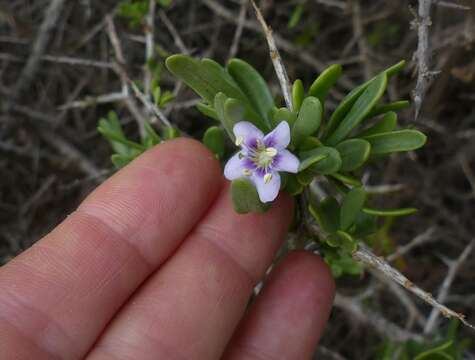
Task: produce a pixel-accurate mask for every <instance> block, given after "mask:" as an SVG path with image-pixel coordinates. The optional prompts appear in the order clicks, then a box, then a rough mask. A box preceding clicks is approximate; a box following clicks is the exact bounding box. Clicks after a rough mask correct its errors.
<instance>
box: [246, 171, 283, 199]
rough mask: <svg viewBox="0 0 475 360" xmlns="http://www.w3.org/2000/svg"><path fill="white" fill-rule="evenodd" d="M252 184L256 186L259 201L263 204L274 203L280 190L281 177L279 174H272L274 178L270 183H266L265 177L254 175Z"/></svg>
mask: <svg viewBox="0 0 475 360" xmlns="http://www.w3.org/2000/svg"><path fill="white" fill-rule="evenodd" d="M251 180H252V182H253V183H254V185H255V186H256V189H257V193H258V194H259V199H260V200H261V201H262V202H263V203H267V202H271V201H274V200H275V198H276V197H277V195H279V190H280V175H279V174H278V173H277V172H272V178H271V180H270V181H269V182H267V183H266V182H265V181H264V177H263V176H259V175H257V174H255V173H254V174H253V175H252V177H251Z"/></svg>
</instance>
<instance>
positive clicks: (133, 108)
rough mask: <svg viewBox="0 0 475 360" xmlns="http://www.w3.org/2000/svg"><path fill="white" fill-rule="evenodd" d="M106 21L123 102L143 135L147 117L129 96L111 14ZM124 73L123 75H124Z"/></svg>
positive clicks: (120, 51) (121, 55)
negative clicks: (124, 95)
mask: <svg viewBox="0 0 475 360" xmlns="http://www.w3.org/2000/svg"><path fill="white" fill-rule="evenodd" d="M106 23H107V28H106V29H107V35H108V37H109V41H110V42H111V44H112V47H113V49H114V54H115V58H116V61H117V62H116V64H114V65H115V66H114V70H115V72H116V73H117V75H118V76H119V78H120V79H121V81H122V92H123V93H124V94H127V98H126V99H125V104H126V106H127V108H128V109H129V111H130V112H131V113H132V115H133V116H134V118H135V120H136V121H137V124H138V127H139V132H140V135H141V136H144V135H145V123H146V122H147V119H146V118H145V117H144V115H143V114H142V112H141V111H140V109H139V108H138V106H137V104H136V103H135V100H134V99H133V98H132V97H130V96H129V86H128V82H129V81H130V82H132V81H131V80H130V79H129V78H128V76H127V73H126V71H125V69H124V66H125V56H124V52H123V51H122V45H121V44H120V40H119V36H118V35H117V31H116V29H115V25H114V21H113V20H112V17H111V16H107V17H106ZM124 75H125V76H124Z"/></svg>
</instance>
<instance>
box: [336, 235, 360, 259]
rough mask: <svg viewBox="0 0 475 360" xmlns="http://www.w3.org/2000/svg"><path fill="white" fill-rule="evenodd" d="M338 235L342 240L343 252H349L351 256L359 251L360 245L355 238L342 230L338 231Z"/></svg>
mask: <svg viewBox="0 0 475 360" xmlns="http://www.w3.org/2000/svg"><path fill="white" fill-rule="evenodd" d="M336 235H337V236H338V237H339V238H340V246H341V247H342V248H343V250H345V251H347V252H349V253H350V254H351V253H353V252H355V251H356V249H358V244H357V242H356V240H355V239H353V237H352V236H351V235H350V234H348V233H346V232H344V231H341V230H338V231H337V232H336Z"/></svg>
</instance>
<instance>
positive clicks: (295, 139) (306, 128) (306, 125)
mask: <svg viewBox="0 0 475 360" xmlns="http://www.w3.org/2000/svg"><path fill="white" fill-rule="evenodd" d="M322 115H323V108H322V104H321V103H320V100H318V99H317V98H316V97H313V96H309V97H307V98H305V100H304V101H303V103H302V107H301V109H300V112H299V114H298V116H297V120H296V121H295V124H294V126H293V127H292V144H294V145H298V144H300V143H301V142H302V141H303V140H304V139H305V138H306V137H308V136H311V135H313V134H314V133H315V132H316V131H317V130H318V128H319V127H320V123H321V121H322Z"/></svg>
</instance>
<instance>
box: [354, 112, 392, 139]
mask: <svg viewBox="0 0 475 360" xmlns="http://www.w3.org/2000/svg"><path fill="white" fill-rule="evenodd" d="M396 126H397V114H396V113H395V112H392V111H390V112H388V113H386V114H385V115H384V117H383V118H382V119H381V120H379V121H378V122H377V123H376V124H374V125H373V126H371V127H369V128H367V129H365V130H363V131H362V132H360V133H359V134H358V135H357V136H358V137H366V136H370V135H376V134H380V133H386V132H391V131H393V130H394V129H395V128H396Z"/></svg>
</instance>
